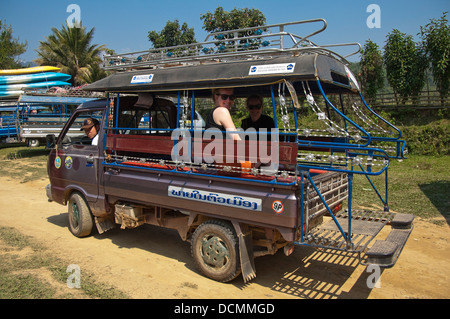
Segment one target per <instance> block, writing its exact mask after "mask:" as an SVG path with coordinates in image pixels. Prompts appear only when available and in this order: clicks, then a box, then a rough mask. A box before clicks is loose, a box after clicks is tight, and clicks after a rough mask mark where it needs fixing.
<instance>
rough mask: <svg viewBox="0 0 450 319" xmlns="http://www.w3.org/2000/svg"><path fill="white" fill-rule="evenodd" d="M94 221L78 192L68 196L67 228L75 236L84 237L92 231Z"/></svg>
mask: <svg viewBox="0 0 450 319" xmlns="http://www.w3.org/2000/svg"><path fill="white" fill-rule="evenodd" d="M93 225H94V222H93V220H92V215H91V212H90V210H89V206H88V205H87V203H86V201H85V200H84V198H83V196H82V195H81V194H79V193H73V194H72V195H71V196H70V198H69V229H70V232H71V233H72V234H73V235H75V236H76V237H86V236H89V235H90V234H91V232H92V228H93Z"/></svg>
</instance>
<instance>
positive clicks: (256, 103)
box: [241, 95, 275, 131]
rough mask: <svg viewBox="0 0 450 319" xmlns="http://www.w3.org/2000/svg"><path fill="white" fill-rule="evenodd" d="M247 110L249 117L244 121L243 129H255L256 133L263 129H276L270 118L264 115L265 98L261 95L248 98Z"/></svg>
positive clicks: (242, 123)
mask: <svg viewBox="0 0 450 319" xmlns="http://www.w3.org/2000/svg"><path fill="white" fill-rule="evenodd" d="M247 110H248V113H249V116H248V117H247V118H245V119H243V120H242V122H241V127H242V128H243V129H244V130H246V129H248V128H250V127H253V128H254V129H255V130H256V131H259V129H261V128H265V129H267V131H270V129H272V128H275V123H274V121H273V119H272V118H271V117H270V116H267V115H265V114H262V111H263V98H262V97H261V96H259V95H251V96H249V97H248V98H247Z"/></svg>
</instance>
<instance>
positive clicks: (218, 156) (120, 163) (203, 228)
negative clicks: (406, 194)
mask: <svg viewBox="0 0 450 319" xmlns="http://www.w3.org/2000/svg"><path fill="white" fill-rule="evenodd" d="M305 23H308V24H314V23H316V24H321V25H322V26H321V28H319V29H318V30H317V31H316V32H314V33H312V34H309V35H306V36H298V35H296V34H293V33H289V32H287V31H286V29H287V28H290V27H297V28H300V27H301V26H302V25H303V24H305ZM325 27H326V22H325V21H324V20H321V19H319V20H309V21H300V22H294V23H286V24H277V25H270V26H264V27H260V28H249V29H242V30H234V31H227V32H222V33H217V34H212V35H211V36H210V37H208V38H207V39H206V41H205V42H203V43H197V44H192V45H186V46H177V47H170V48H160V49H154V50H150V51H145V52H135V53H130V54H122V55H120V56H119V55H117V56H108V57H107V58H106V60H105V68H106V69H111V70H115V71H117V72H116V73H115V74H113V75H111V76H109V77H107V78H105V79H103V80H100V81H98V82H96V83H93V84H91V85H89V86H87V87H86V88H85V90H88V91H96V92H104V93H105V94H106V99H103V100H96V101H90V102H86V103H83V104H82V105H81V106H80V107H78V108H77V110H76V111H75V112H74V113H73V115H72V117H71V118H70V120H69V121H68V122H67V124H66V125H65V127H64V128H63V130H62V132H61V134H60V135H59V137H58V138H55V137H54V136H53V137H52V136H49V137H48V140H49V143H50V144H52V145H53V149H52V150H51V153H50V155H49V161H48V173H49V177H50V184H49V185H48V187H47V195H48V197H49V199H50V200H53V201H55V202H58V203H60V204H64V205H66V204H67V205H68V210H69V224H70V230H71V231H72V233H73V234H74V235H75V236H79V237H82V236H87V235H89V234H90V233H91V231H92V229H93V227H94V225H95V226H96V228H97V229H98V231H99V232H100V233H103V232H105V231H107V230H108V229H110V228H112V227H114V225H117V224H119V225H120V227H121V228H127V227H138V226H140V225H142V224H145V223H147V224H152V225H158V226H161V227H167V228H172V229H176V230H177V231H178V233H179V235H180V237H181V238H182V239H183V240H189V241H190V242H191V246H192V255H193V258H194V260H195V263H196V265H197V266H198V269H199V271H200V272H201V273H202V274H204V275H205V276H207V277H209V278H212V279H215V280H218V281H223V282H226V281H230V280H232V279H234V278H236V277H237V276H238V275H239V274H241V273H242V275H243V278H244V281H248V280H250V279H252V278H254V277H255V276H256V266H255V262H254V258H255V257H258V256H263V255H266V254H274V253H275V252H277V251H278V250H279V249H283V250H284V252H285V253H286V254H287V255H289V254H290V253H291V252H292V250H293V248H294V247H298V246H313V247H325V248H331V249H333V250H335V251H348V252H353V253H355V254H357V255H358V256H359V257H360V260H361V263H364V264H368V263H374V264H379V265H380V266H382V267H390V266H393V265H394V264H395V262H396V260H397V258H398V256H399V254H400V252H401V251H402V248H403V246H404V245H405V243H406V241H407V239H408V237H409V234H410V232H411V230H412V222H413V216H411V215H406V214H398V213H397V214H396V213H393V212H391V211H390V210H389V204H388V174H387V170H388V167H389V161H390V159H392V158H403V157H404V154H403V153H404V150H405V142H404V141H403V140H401V132H400V131H399V130H398V129H397V128H396V127H394V126H393V125H391V124H390V123H388V122H387V121H385V120H384V119H383V118H381V117H380V116H379V115H377V114H376V113H375V112H373V111H372V110H371V109H370V107H369V106H368V105H367V104H366V103H365V101H364V99H363V97H362V95H361V94H360V90H359V87H358V83H357V81H356V80H355V78H354V76H353V74H352V73H351V71H350V70H349V69H348V67H347V64H348V62H347V60H346V59H345V57H343V56H341V55H339V54H337V53H335V52H333V51H331V50H330V47H337V45H334V46H328V47H327V46H318V45H316V44H315V43H313V42H311V40H310V38H311V37H312V36H313V35H314V34H316V33H318V32H321V31H323V30H324V29H325ZM269 31H270V32H269ZM353 45H354V46H356V47H357V48H359V45H357V44H346V45H342V47H343V48H347V47H349V46H353ZM220 88H227V89H229V88H232V89H233V92H234V95H235V96H236V103H237V102H238V101H240V99H242V101H244V100H245V98H247V97H249V96H250V95H253V94H257V95H260V96H262V97H264V101H265V106H264V110H265V111H266V113H267V114H268V115H270V116H271V117H273V119H274V121H275V123H276V126H277V127H276V129H274V130H269V131H267V134H265V132H264V130H261V131H259V132H256V131H254V130H251V129H249V130H246V131H242V130H239V129H238V130H237V131H236V132H234V133H236V134H240V135H241V139H240V140H237V141H236V140H233V139H230V138H229V136H230V134H231V133H233V132H229V131H228V132H216V131H211V130H205V129H204V128H202V127H198V126H196V127H194V121H193V120H194V119H193V118H192V117H193V114H195V112H192V110H196V108H199V107H200V106H204V105H205V104H208V103H209V105H210V109H211V110H212V109H213V102H212V101H213V100H212V98H211V95H212V90H214V89H220ZM180 106H183V107H180ZM188 111H190V112H188ZM305 112H306V113H305ZM188 113H189V114H190V118H189V117H188V116H187V114H188ZM300 113H301V114H300ZM302 114H303V115H302ZM305 114H309V115H308V116H309V119H310V120H308V122H307V124H301V121H300V120H301V119H302V116H306V115H305ZM87 117H92V118H96V119H98V120H99V123H100V129H99V132H100V133H99V140H98V145H91V143H90V140H89V139H87V138H86V136H85V135H84V132H83V131H81V130H80V128H81V125H82V124H81V123H82V122H83V121H82V119H85V118H87ZM143 118H145V119H148V120H145V121H142V119H143ZM237 124H239V123H237ZM68 132H79V134H78V135H77V136H74V135H72V136H69V135H68ZM356 175H363V176H365V177H367V179H368V180H369V185H371V186H372V187H373V188H374V191H375V193H376V194H377V196H378V198H379V199H380V202H381V204H382V206H383V207H384V209H381V210H380V211H368V210H357V209H355V208H354V206H355V204H354V203H353V201H352V190H353V183H354V177H355V176H356ZM374 178H384V179H385V182H384V183H383V185H385V189H384V190H378V189H377V188H376V187H375V185H374V183H372V179H374ZM386 225H390V226H391V228H392V229H391V232H390V234H389V236H388V237H387V238H385V239H382V240H376V241H375V240H374V239H375V237H376V236H377V234H378V233H379V231H380V230H381V229H382V228H383V227H384V226H386Z"/></svg>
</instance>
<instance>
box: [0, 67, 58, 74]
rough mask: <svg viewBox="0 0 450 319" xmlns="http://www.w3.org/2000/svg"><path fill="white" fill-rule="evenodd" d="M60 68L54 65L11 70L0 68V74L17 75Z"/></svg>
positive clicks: (53, 70) (55, 70)
mask: <svg viewBox="0 0 450 319" xmlns="http://www.w3.org/2000/svg"><path fill="white" fill-rule="evenodd" d="M59 70H60V68H57V67H54V66H35V67H32V68H23V69H11V70H0V75H18V74H30V73H38V72H50V71H52V72H57V71H59Z"/></svg>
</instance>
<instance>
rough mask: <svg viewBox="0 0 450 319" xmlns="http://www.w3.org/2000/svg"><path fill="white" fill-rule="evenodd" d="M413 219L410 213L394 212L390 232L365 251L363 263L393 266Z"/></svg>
mask: <svg viewBox="0 0 450 319" xmlns="http://www.w3.org/2000/svg"><path fill="white" fill-rule="evenodd" d="M413 221H414V215H412V214H396V216H395V217H394V219H393V220H392V221H391V226H392V230H391V232H390V233H389V235H388V236H387V237H386V239H385V240H377V241H376V242H375V244H374V245H373V246H372V247H371V248H370V249H369V250H368V251H367V253H366V255H365V258H366V260H365V261H364V262H363V264H377V265H379V266H380V267H383V268H389V267H392V266H394V264H395V263H396V261H397V259H398V257H399V256H400V253H401V252H402V250H403V247H404V246H405V244H406V241H407V240H408V238H409V235H410V234H411V232H412V230H413V228H414V227H413Z"/></svg>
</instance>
